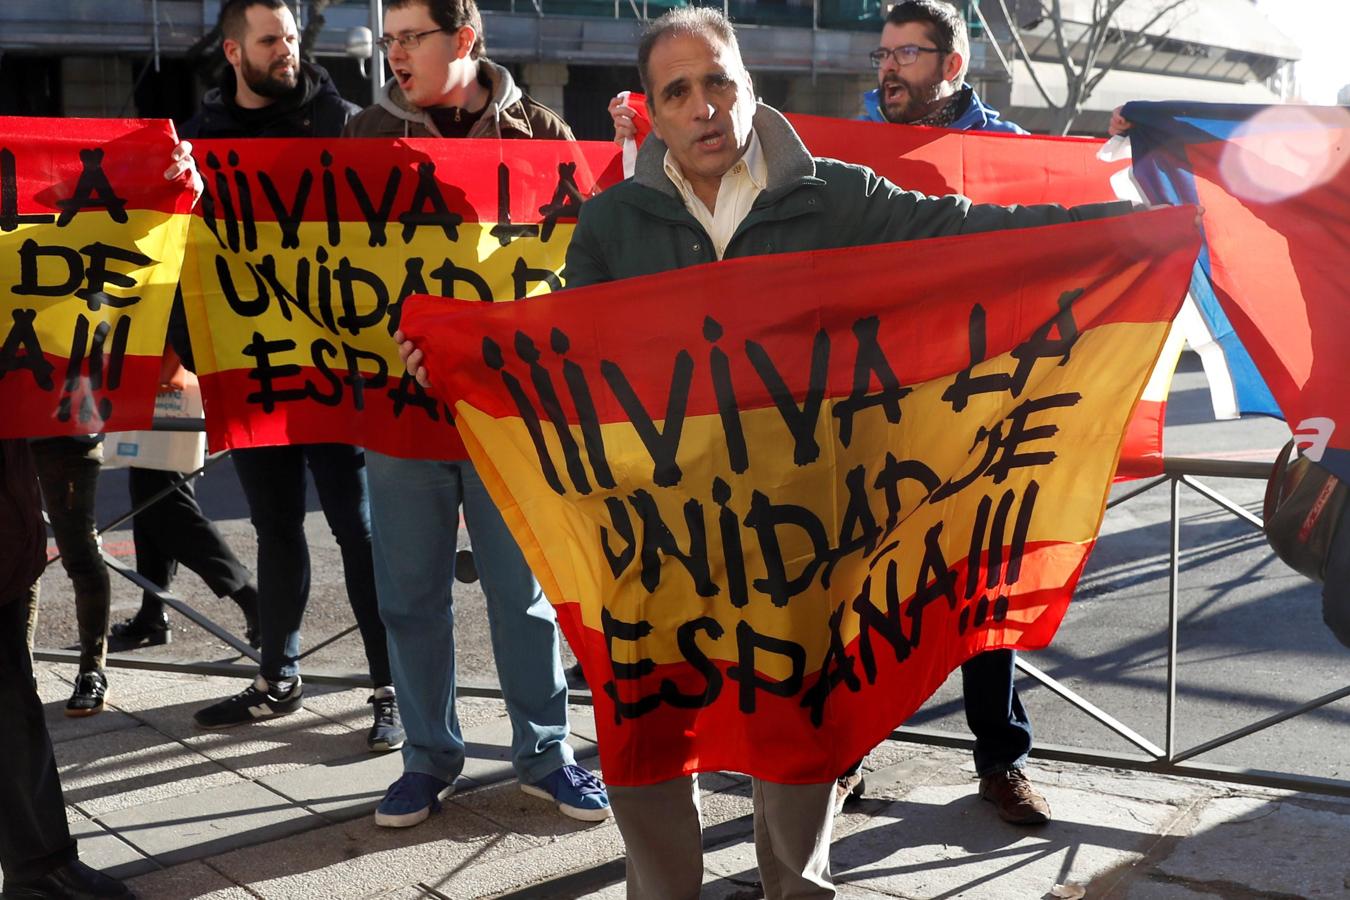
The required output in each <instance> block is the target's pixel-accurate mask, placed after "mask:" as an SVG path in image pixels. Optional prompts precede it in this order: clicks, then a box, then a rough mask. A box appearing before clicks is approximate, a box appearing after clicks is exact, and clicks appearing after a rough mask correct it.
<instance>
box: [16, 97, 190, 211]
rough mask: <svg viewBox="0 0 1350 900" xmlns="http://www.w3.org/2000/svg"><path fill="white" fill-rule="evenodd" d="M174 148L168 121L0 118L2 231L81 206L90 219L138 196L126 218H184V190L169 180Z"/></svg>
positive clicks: (187, 206)
mask: <svg viewBox="0 0 1350 900" xmlns="http://www.w3.org/2000/svg"><path fill="white" fill-rule="evenodd" d="M176 143H177V137H176V136H175V134H174V130H173V125H172V123H170V122H168V121H164V120H149V119H144V120H143V119H45V118H27V117H22V116H6V117H0V228H3V230H5V231H10V230H12V226H13V225H19V224H41V223H43V222H47V221H52V220H54V219H55V218H57V217H58V216H60V215H61V214H62V213H63V212H67V211H74V210H76V209H77V208H78V207H79V206H81V205H83V206H85V207H87V209H88V212H87V214H91V215H92V214H94V213H95V212H98V211H100V210H102V209H104V208H106V207H104V206H102V205H100V204H101V203H103V202H105V201H107V200H114V201H115V200H118V199H121V200H125V199H126V198H127V197H128V196H132V195H134V197H135V205H134V206H132V205H128V206H127V207H126V208H127V210H128V211H130V210H134V209H141V210H155V211H158V212H163V213H186V212H187V211H188V210H189V209H190V208H191V202H192V195H191V193H190V192H189V191H187V190H185V189H184V187H185V185H184V182H183V181H182V180H181V179H180V180H179V181H172V182H170V181H165V180H164V170H165V169H167V168H168V167H169V154H170V152H171V151H172V150H173V147H174V144H176ZM105 186H107V187H110V188H111V190H112V194H111V195H109V194H108V193H107V191H106V190H105ZM77 201H78V202H77ZM114 205H115V204H114ZM74 214H75V215H79V213H78V212H77V211H76V212H74ZM16 216H26V217H37V219H35V220H32V221H29V222H23V221H14V217H16Z"/></svg>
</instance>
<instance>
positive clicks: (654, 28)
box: [638, 6, 745, 102]
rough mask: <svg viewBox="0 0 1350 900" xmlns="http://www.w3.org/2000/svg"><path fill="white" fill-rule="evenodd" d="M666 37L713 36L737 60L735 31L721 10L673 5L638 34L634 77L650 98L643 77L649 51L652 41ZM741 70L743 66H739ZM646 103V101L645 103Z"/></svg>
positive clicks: (649, 58)
mask: <svg viewBox="0 0 1350 900" xmlns="http://www.w3.org/2000/svg"><path fill="white" fill-rule="evenodd" d="M668 34H698V35H702V36H704V37H715V38H717V40H719V41H721V42H722V44H723V46H725V47H727V48H729V49H731V50H733V51H735V53H736V58H737V59H740V57H741V45H740V44H739V43H737V41H736V29H735V28H734V27H733V26H732V24H731V20H730V19H728V18H727V17H726V16H724V15H722V12H721V10H718V9H714V8H712V7H710V6H677V7H675V8H674V9H672V10H671V11H670V12H668V13H666V14H665V15H663V16H661V17H660V18H659V19H654V20H653V21H652V22H651V24H649V25H648V26H647V27H646V28H645V29H644V30H643V32H642V39H641V40H640V41H639V42H638V76H639V77H640V78H641V79H642V89H643V90H644V91H646V92H647V96H648V97H649V98H650V97H651V95H652V85H651V81H650V79H649V78H648V77H647V64H648V63H649V62H650V61H651V56H652V48H653V47H655V46H656V42H657V41H659V40H661V38H663V37H665V36H666V35H668ZM741 67H742V68H744V67H745V64H744V63H741ZM648 102H650V100H649V101H648Z"/></svg>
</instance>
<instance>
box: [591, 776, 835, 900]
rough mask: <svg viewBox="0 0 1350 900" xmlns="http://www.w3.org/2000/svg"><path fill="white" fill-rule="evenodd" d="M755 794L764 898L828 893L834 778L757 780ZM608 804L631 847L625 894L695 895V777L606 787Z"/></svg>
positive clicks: (650, 899) (812, 898)
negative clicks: (808, 781) (786, 781)
mask: <svg viewBox="0 0 1350 900" xmlns="http://www.w3.org/2000/svg"><path fill="white" fill-rule="evenodd" d="M753 796H754V805H755V857H756V859H757V860H758V861H759V875H760V880H761V882H762V884H763V886H764V897H765V900H808V898H809V900H818V898H828V897H833V896H834V882H833V881H832V880H831V879H830V833H831V830H832V828H833V826H834V781H833V780H830V781H827V782H823V783H821V784H775V783H773V782H771V781H761V780H760V779H758V778H756V779H755V780H754V784H753ZM609 802H610V806H611V808H612V809H613V810H614V819H615V821H616V822H617V823H618V825H619V833H620V834H622V835H623V842H624V846H625V848H626V850H627V853H628V896H629V898H630V900H697V898H698V895H699V889H700V888H701V887H702V885H703V834H702V830H703V823H702V821H701V819H700V816H699V795H698V779H697V777H696V776H682V777H680V778H674V779H671V780H670V781H663V782H660V783H658V784H650V785H643V786H641V787H620V786H617V785H610V786H609Z"/></svg>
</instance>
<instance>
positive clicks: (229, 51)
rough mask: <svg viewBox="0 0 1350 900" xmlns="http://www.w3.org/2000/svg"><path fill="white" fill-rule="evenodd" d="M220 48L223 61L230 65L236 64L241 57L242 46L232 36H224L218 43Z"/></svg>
mask: <svg viewBox="0 0 1350 900" xmlns="http://www.w3.org/2000/svg"><path fill="white" fill-rule="evenodd" d="M220 49H221V50H222V51H224V53H225V61H226V62H228V63H229V64H230V65H232V66H238V65H239V61H240V60H241V59H242V58H243V55H244V48H243V47H241V46H240V45H239V42H238V41H236V40H234V39H233V38H226V39H225V40H224V41H222V42H221V44H220Z"/></svg>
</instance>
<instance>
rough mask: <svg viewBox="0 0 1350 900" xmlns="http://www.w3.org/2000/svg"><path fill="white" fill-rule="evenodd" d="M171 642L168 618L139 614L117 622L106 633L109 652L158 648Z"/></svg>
mask: <svg viewBox="0 0 1350 900" xmlns="http://www.w3.org/2000/svg"><path fill="white" fill-rule="evenodd" d="M172 640H173V630H172V629H171V628H169V617H168V616H166V615H165V614H164V613H160V614H159V615H158V616H143V615H141V614H140V613H137V614H136V615H134V616H132V617H131V618H130V619H127V620H126V621H125V622H118V623H117V624H116V625H114V626H113V627H112V628H111V629H110V630H109V632H108V649H109V650H130V649H132V648H135V647H158V646H161V645H163V644H167V643H169V642H170V641H172Z"/></svg>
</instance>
